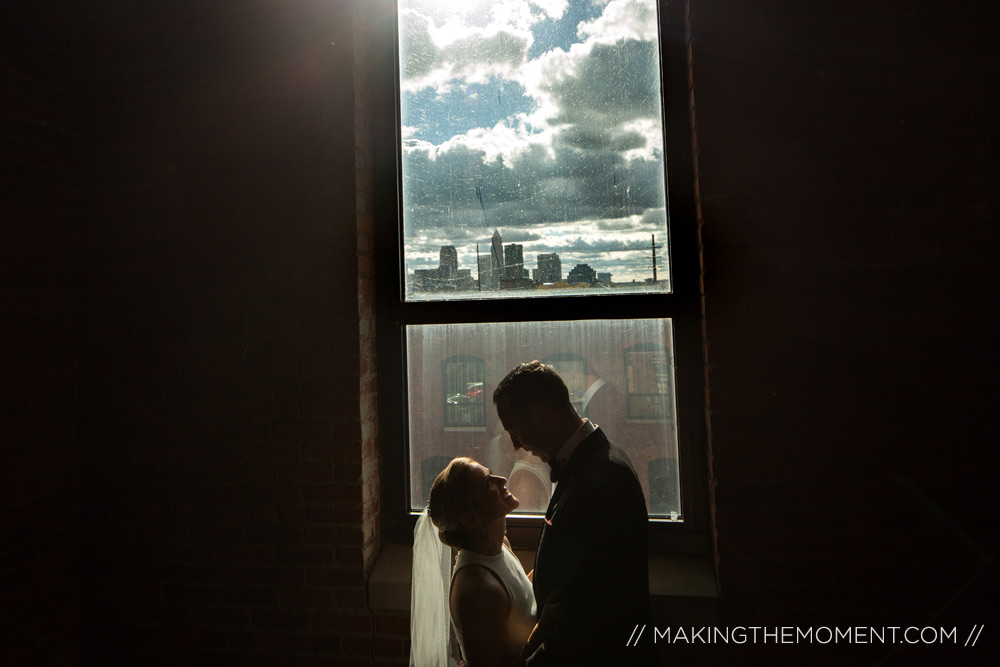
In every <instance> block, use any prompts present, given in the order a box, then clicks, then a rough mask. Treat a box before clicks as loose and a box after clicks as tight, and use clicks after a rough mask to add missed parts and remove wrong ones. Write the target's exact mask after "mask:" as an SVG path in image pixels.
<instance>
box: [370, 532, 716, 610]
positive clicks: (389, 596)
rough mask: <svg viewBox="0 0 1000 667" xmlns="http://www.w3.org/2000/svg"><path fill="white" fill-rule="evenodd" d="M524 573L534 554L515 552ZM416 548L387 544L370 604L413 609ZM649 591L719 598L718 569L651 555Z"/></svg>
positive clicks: (697, 560) (702, 561)
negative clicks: (412, 584)
mask: <svg viewBox="0 0 1000 667" xmlns="http://www.w3.org/2000/svg"><path fill="white" fill-rule="evenodd" d="M514 554H515V555H516V556H517V558H518V560H520V561H521V565H522V566H524V569H525V571H529V570H530V569H531V568H532V566H533V564H534V562H535V552H534V551H525V550H519V549H515V550H514ZM412 561H413V549H412V547H410V546H408V545H403V544H386V545H385V547H384V548H383V549H382V553H381V554H379V557H378V559H377V560H376V562H375V569H374V570H373V571H372V576H371V579H370V580H369V582H368V605H369V607H370V608H371V609H377V610H381V611H409V610H410V572H411V568H412ZM649 592H650V595H652V596H653V597H654V598H655V597H699V598H715V597H718V596H719V587H718V585H717V583H716V580H715V568H714V567H713V566H712V562H711V560H710V559H709V558H707V557H698V556H650V557H649Z"/></svg>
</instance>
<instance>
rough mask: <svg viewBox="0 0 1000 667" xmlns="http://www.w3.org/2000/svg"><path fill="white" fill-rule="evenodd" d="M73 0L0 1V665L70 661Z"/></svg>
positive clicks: (74, 533)
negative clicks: (1, 459)
mask: <svg viewBox="0 0 1000 667" xmlns="http://www.w3.org/2000/svg"><path fill="white" fill-rule="evenodd" d="M73 5H74V3H72V2H63V1H60V0H52V1H42V2H33V3H7V4H5V5H4V7H3V8H2V9H0V63H2V66H0V119H2V120H0V155H2V157H0V165H2V166H0V295H2V296H0V304H2V305H0V322H2V323H0V405H2V407H0V415H2V418H0V443H2V447H0V450H2V451H3V453H4V463H3V473H2V475H0V480H2V481H0V661H3V662H5V664H24V665H34V664H56V663H57V661H65V662H74V661H75V660H76V655H77V648H78V634H79V633H78V617H79V612H78V600H79V577H78V567H77V566H78V564H79V552H80V551H79V529H80V519H79V509H78V508H79V447H78V443H77V434H76V431H77V419H78V405H79V400H78V382H79V380H78V376H79V373H78V355H77V344H76V341H77V338H76V334H77V312H78V308H77V292H76V281H77V277H78V273H77V269H76V259H75V242H76V231H77V223H76V220H77V217H76V205H75V202H76V183H75V179H74V175H75V172H74V137H73V128H74V104H73V101H74V96H73V81H74V55H75V50H76V41H75V25H76V24H75V17H74V6H73Z"/></svg>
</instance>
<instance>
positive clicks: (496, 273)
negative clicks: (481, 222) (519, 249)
mask: <svg viewBox="0 0 1000 667" xmlns="http://www.w3.org/2000/svg"><path fill="white" fill-rule="evenodd" d="M490 272H491V273H492V274H493V278H492V281H491V283H492V285H493V287H496V286H498V285H499V284H500V280H502V279H503V277H504V261H503V238H502V237H501V236H500V230H499V229H497V230H494V232H493V242H492V243H491V245H490Z"/></svg>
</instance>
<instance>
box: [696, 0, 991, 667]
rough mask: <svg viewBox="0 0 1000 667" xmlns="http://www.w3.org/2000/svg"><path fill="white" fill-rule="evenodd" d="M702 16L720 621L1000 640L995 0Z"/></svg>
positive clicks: (784, 656) (769, 5)
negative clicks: (935, 630) (998, 607)
mask: <svg viewBox="0 0 1000 667" xmlns="http://www.w3.org/2000/svg"><path fill="white" fill-rule="evenodd" d="M691 4H692V25H693V28H694V36H695V39H694V45H693V49H694V54H695V56H694V77H695V99H696V104H697V112H696V113H697V123H698V132H697V141H698V148H699V164H700V176H701V177H700V193H701V209H702V218H703V223H704V227H703V232H702V233H703V239H704V261H705V292H706V310H707V338H708V341H709V347H708V350H709V353H708V354H709V363H710V366H709V382H710V396H711V431H712V447H713V451H714V456H715V461H714V471H715V475H716V478H717V482H718V486H717V491H716V497H717V528H718V549H719V557H720V560H721V563H720V572H721V582H722V590H723V597H722V607H721V608H722V611H723V620H724V622H726V623H728V624H730V625H734V624H742V625H751V624H757V625H763V624H765V623H770V624H775V623H778V622H781V623H784V624H787V625H800V626H803V625H834V624H837V623H840V624H844V625H856V624H869V623H872V624H877V625H901V626H904V627H905V626H906V625H908V624H915V625H920V626H923V625H924V624H932V625H941V626H945V625H947V626H949V627H950V626H953V625H955V624H956V623H958V624H959V632H960V633H961V632H966V633H967V632H968V630H969V629H970V628H971V626H972V624H973V623H989V621H988V620H986V619H987V618H995V612H994V613H993V614H992V616H991V615H990V612H989V607H988V606H987V605H986V604H985V603H986V601H987V600H989V599H990V598H991V597H992V595H994V594H995V592H996V591H997V580H998V577H997V570H996V565H995V561H991V560H990V559H991V558H992V556H993V555H994V554H995V552H996V549H997V547H998V544H1000V535H998V530H997V529H998V522H997V509H996V506H997V504H996V501H997V492H996V484H995V480H994V477H995V474H994V473H995V470H996V468H995V464H990V463H987V462H988V461H993V460H995V459H994V457H993V453H992V449H993V445H992V443H993V441H995V433H996V407H995V405H994V403H995V400H994V398H995V396H996V391H995V389H994V388H993V387H992V378H993V377H994V376H995V371H996V369H997V358H998V354H997V352H996V350H995V344H996V340H997V316H996V310H995V304H996V303H997V296H998V294H997V280H996V276H995V271H994V267H995V261H996V257H997V252H998V250H1000V247H998V229H997V214H998V211H1000V207H998V203H1000V202H998V181H997V169H998V164H997V157H996V149H997V145H998V141H1000V135H998V131H1000V124H998V119H1000V98H998V90H1000V89H998V84H1000V81H998V73H1000V70H998V65H1000V60H998V55H1000V54H998V50H997V44H998V34H997V26H998V19H1000V15H998V10H997V7H996V5H995V3H989V2H967V3H960V5H956V6H951V5H949V6H944V5H942V4H940V3H933V2H919V1H918V2H881V3H842V2H807V3H795V2H763V3H761V2H754V3H744V2H729V1H716V2H692V3H691ZM987 564H988V565H987ZM984 566H985V569H983V568H984ZM987 591H992V593H990V592H987ZM956 596H957V597H956ZM964 639H965V635H964V634H963V635H962V637H961V638H960V642H961V640H964ZM987 642H988V644H987V645H984V644H983V643H982V641H981V642H980V645H979V646H978V650H979V651H980V652H979V653H965V654H958V653H951V654H945V655H946V656H947V659H949V660H957V661H959V662H961V663H962V664H967V662H966V661H970V664H979V663H978V662H977V661H978V660H980V659H982V657H983V655H984V654H985V652H986V651H987V650H988V648H991V649H992V651H993V652H994V657H995V651H996V647H997V644H998V642H997V640H996V639H995V638H991V639H989V640H987ZM892 649H893V647H886V646H883V645H872V646H870V647H857V646H854V647H838V648H837V649H831V648H830V647H819V648H815V647H814V648H813V649H811V650H810V649H806V648H802V647H797V648H795V649H794V650H790V649H789V648H788V647H781V648H780V649H774V650H775V653H774V655H771V654H770V653H769V652H767V649H766V648H765V647H755V648H754V649H753V655H758V656H765V655H766V656H768V657H769V659H777V660H779V661H782V660H791V661H793V662H797V664H804V663H803V662H801V660H802V659H803V654H808V655H809V661H810V662H812V663H813V664H816V661H817V660H819V661H822V660H824V659H830V660H832V659H834V657H837V658H845V659H847V660H852V661H855V660H856V661H860V662H861V663H862V664H869V662H870V661H873V660H874V659H875V658H879V657H882V656H884V655H886V654H888V653H889V652H890V651H892ZM726 655H728V657H729V658H732V659H739V657H740V656H744V657H745V656H747V655H748V652H747V649H746V648H745V647H739V648H734V649H732V651H731V653H730V654H726ZM932 656H935V654H932V653H928V652H927V650H926V649H925V648H924V647H919V648H917V647H914V648H911V649H908V650H906V651H903V652H901V653H899V654H896V655H894V656H893V660H894V662H892V663H891V664H925V663H924V662H923V661H924V660H929V659H932ZM940 657H944V656H935V658H934V659H937V658H940Z"/></svg>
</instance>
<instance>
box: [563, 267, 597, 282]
mask: <svg viewBox="0 0 1000 667" xmlns="http://www.w3.org/2000/svg"><path fill="white" fill-rule="evenodd" d="M566 282H568V283H570V284H573V283H586V284H588V285H590V284H592V283H596V282H597V273H596V272H595V271H594V269H592V268H591V267H590V264H577V265H576V266H574V267H573V270H572V271H570V272H569V275H568V276H566Z"/></svg>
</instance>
